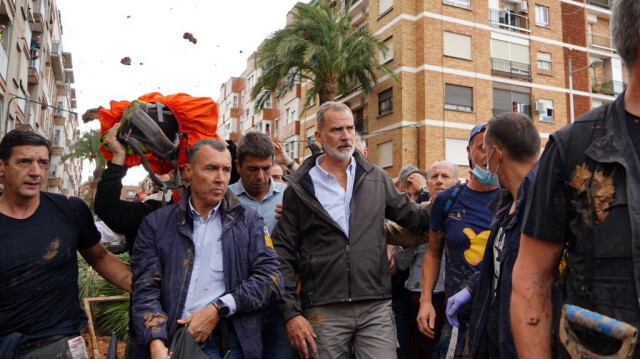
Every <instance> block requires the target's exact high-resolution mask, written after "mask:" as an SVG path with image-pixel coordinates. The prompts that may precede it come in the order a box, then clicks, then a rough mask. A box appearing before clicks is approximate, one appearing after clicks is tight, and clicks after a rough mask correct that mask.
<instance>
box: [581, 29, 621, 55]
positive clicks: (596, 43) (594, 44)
mask: <svg viewBox="0 0 640 359" xmlns="http://www.w3.org/2000/svg"><path fill="white" fill-rule="evenodd" d="M587 42H588V44H589V47H590V48H592V49H594V50H601V51H602V50H604V51H610V52H615V51H616V49H615V47H613V40H612V39H611V38H610V37H609V36H605V35H597V34H589V33H587Z"/></svg>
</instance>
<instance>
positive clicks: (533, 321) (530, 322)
mask: <svg viewBox="0 0 640 359" xmlns="http://www.w3.org/2000/svg"><path fill="white" fill-rule="evenodd" d="M538 323H540V318H529V320H528V321H527V325H530V326H532V327H535V326H536V325H538Z"/></svg>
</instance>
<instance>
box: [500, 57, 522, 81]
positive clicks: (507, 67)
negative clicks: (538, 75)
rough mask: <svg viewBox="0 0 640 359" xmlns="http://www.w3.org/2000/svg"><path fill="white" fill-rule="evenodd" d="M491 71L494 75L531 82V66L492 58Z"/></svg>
mask: <svg viewBox="0 0 640 359" xmlns="http://www.w3.org/2000/svg"><path fill="white" fill-rule="evenodd" d="M491 70H492V72H493V73H494V74H496V75H505V76H510V77H517V78H522V79H527V80H531V65H528V64H523V63H519V62H513V61H508V60H501V59H494V58H492V59H491Z"/></svg>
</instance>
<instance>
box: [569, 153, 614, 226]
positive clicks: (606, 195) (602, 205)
mask: <svg viewBox="0 0 640 359" xmlns="http://www.w3.org/2000/svg"><path fill="white" fill-rule="evenodd" d="M614 175H615V170H614V171H613V172H612V173H611V174H610V175H608V176H606V175H605V174H604V172H603V171H595V172H592V171H590V170H589V168H588V167H587V164H586V163H583V164H581V165H578V166H576V169H575V170H574V172H573V177H572V179H571V181H570V182H569V185H570V186H571V187H573V188H574V189H576V190H577V191H578V192H588V194H589V195H588V196H587V199H588V201H589V202H588V205H589V206H590V207H593V211H595V213H596V221H597V222H596V224H599V223H602V222H603V221H604V220H605V219H606V218H607V216H608V215H609V208H610V207H611V204H613V200H614V198H615V186H614V184H613V176H614ZM583 220H584V221H585V223H587V224H591V213H590V211H584V212H583Z"/></svg>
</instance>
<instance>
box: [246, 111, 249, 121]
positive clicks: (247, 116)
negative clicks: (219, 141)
mask: <svg viewBox="0 0 640 359" xmlns="http://www.w3.org/2000/svg"><path fill="white" fill-rule="evenodd" d="M248 119H249V108H247V110H246V111H245V120H248Z"/></svg>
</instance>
